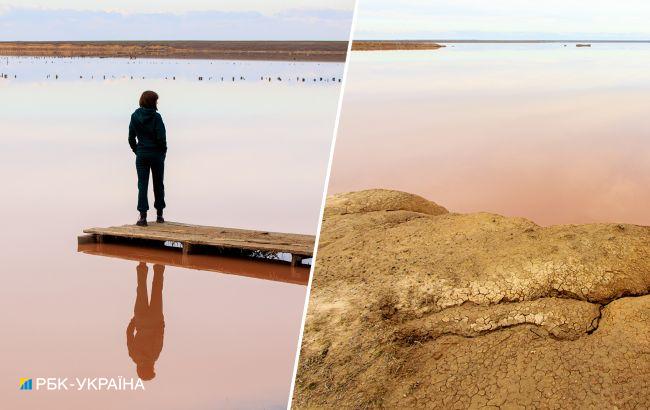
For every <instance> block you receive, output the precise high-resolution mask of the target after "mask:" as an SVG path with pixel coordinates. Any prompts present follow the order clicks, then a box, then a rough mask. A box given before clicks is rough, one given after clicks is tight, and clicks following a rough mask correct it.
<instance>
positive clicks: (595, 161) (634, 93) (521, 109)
mask: <svg viewBox="0 0 650 410" xmlns="http://www.w3.org/2000/svg"><path fill="white" fill-rule="evenodd" d="M463 47H465V48H463ZM599 47H601V46H599ZM616 47H619V46H607V47H605V46H603V49H602V50H599V49H598V48H596V49H593V50H591V54H588V55H585V54H584V53H582V54H578V53H576V52H575V50H574V49H571V50H559V49H558V50H556V49H555V48H554V47H552V46H548V45H542V46H540V45H528V46H516V47H513V46H507V45H506V46H498V45H486V46H483V47H474V48H472V47H471V46H462V45H458V46H457V48H455V49H451V51H442V52H435V53H431V52H429V53H422V52H401V53H400V52H398V53H385V54H382V53H370V54H360V53H355V54H354V55H353V57H352V63H351V68H350V72H349V78H348V82H347V84H348V86H347V89H346V94H345V97H344V102H343V112H342V117H341V124H340V131H339V132H340V133H339V136H338V138H337V146H336V152H335V156H334V162H333V169H332V176H331V180H330V187H329V192H330V193H336V192H344V191H350V190H358V189H366V188H374V187H384V188H392V189H399V190H403V191H407V192H412V193H417V194H420V195H423V196H425V197H427V198H428V199H431V200H433V201H435V202H437V203H439V204H441V205H444V206H446V207H447V208H449V209H450V210H453V211H456V212H476V211H489V212H495V213H499V214H504V215H511V216H523V217H526V218H529V219H532V220H533V221H535V222H537V223H539V224H542V225H551V224H566V223H588V222H627V223H634V224H645V225H649V224H650V214H649V213H648V212H647V209H648V205H650V190H648V186H650V161H648V158H650V143H648V135H650V123H649V122H648V121H647V107H648V106H649V105H650V75H648V74H647V70H644V69H643V67H644V66H645V65H646V64H648V63H650V46H647V45H644V46H640V47H633V48H631V49H625V46H620V47H622V48H623V50H619V49H617V48H616Z"/></svg>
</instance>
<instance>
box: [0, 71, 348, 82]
mask: <svg viewBox="0 0 650 410" xmlns="http://www.w3.org/2000/svg"><path fill="white" fill-rule="evenodd" d="M106 77H107V76H106V75H103V76H102V79H104V80H106ZM109 77H110V78H113V79H114V78H116V77H115V76H114V75H113V76H109ZM126 77H127V76H123V77H122V78H126ZM0 78H5V79H7V78H9V75H8V74H4V73H0ZM14 78H18V75H16V74H14ZM46 78H48V79H49V78H54V79H55V80H58V79H59V75H58V74H55V75H54V76H52V75H51V74H48V75H47V76H46ZM79 78H80V79H83V78H84V77H83V76H82V75H80V76H79ZM90 78H91V79H95V76H94V75H91V76H90ZM133 79H134V77H133V76H131V80H133ZM142 79H143V80H144V79H145V77H142ZM171 79H172V80H176V77H175V76H174V77H171ZM204 79H205V77H203V76H199V77H198V80H199V81H203V80H204ZM212 79H213V77H208V81H212ZM214 79H215V80H216V79H217V77H214ZM165 80H169V77H165ZM239 80H240V81H246V78H245V77H243V76H240V77H239ZM265 80H268V81H269V82H271V81H273V79H272V78H271V77H260V81H265ZM276 80H277V81H282V77H277V79H276ZM312 80H313V82H323V81H324V82H328V83H329V82H339V83H340V82H341V79H340V78H336V77H332V78H331V80H330V79H329V78H324V77H319V78H318V79H316V78H313V79H312ZM221 81H224V77H221ZM232 81H236V78H235V77H232ZM288 81H291V79H288ZM296 81H297V82H303V83H304V82H308V81H309V80H308V79H307V78H305V77H296Z"/></svg>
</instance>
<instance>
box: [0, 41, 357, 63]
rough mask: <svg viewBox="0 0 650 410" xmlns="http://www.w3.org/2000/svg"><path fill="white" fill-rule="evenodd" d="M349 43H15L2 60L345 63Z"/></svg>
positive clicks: (0, 52) (2, 51)
mask: <svg viewBox="0 0 650 410" xmlns="http://www.w3.org/2000/svg"><path fill="white" fill-rule="evenodd" d="M347 46H348V43H347V41H11V42H0V56H35V57H103V58H109V57H116V58H179V59H218V60H274V61H321V62H345V56H346V53H347Z"/></svg>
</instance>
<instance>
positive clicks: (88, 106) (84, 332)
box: [0, 58, 343, 409]
mask: <svg viewBox="0 0 650 410" xmlns="http://www.w3.org/2000/svg"><path fill="white" fill-rule="evenodd" d="M48 60H49V61H50V62H48V63H47V64H45V60H43V59H41V60H38V59H29V58H11V59H3V60H2V65H1V67H0V71H1V72H3V73H9V75H8V78H6V79H1V80H0V101H2V108H1V109H0V123H1V124H2V129H3V132H2V150H0V174H1V175H2V179H1V181H2V182H1V188H2V193H3V195H2V198H3V199H2V201H1V202H0V212H1V214H2V217H3V229H2V232H3V234H2V238H1V239H0V249H2V267H1V269H0V272H1V274H0V278H1V279H2V286H1V287H0V327H2V329H3V330H4V331H3V337H2V338H0V355H1V359H2V366H1V367H0V398H1V399H0V408H5V409H9V408H11V409H19V408H26V409H42V408H60V409H76V408H79V409H88V408H93V409H114V408H141V409H179V408H183V409H208V408H236V409H244V408H284V407H286V404H287V399H288V394H289V388H290V383H291V376H292V370H293V364H294V356H295V353H296V345H297V340H298V335H299V332H300V321H301V318H302V310H303V304H304V297H305V292H306V287H305V286H304V285H303V284H300V283H291V281H289V282H282V281H277V280H268V279H269V278H274V277H277V275H282V272H283V271H284V269H285V268H284V267H282V268H278V269H277V270H278V272H275V271H274V268H273V266H271V267H270V268H269V269H270V271H269V272H266V273H265V274H264V275H262V276H260V275H259V274H258V273H256V272H251V273H250V274H249V273H248V272H247V271H246V270H245V267H244V268H241V269H244V270H243V271H242V270H241V269H240V268H238V269H240V270H239V274H237V275H232V274H227V273H220V272H212V271H204V270H193V269H187V268H184V267H182V266H174V265H168V266H166V268H165V272H164V286H163V291H162V299H163V312H164V320H165V330H164V343H163V347H162V351H161V353H160V356H159V358H158V360H157V361H156V363H155V373H156V376H155V377H154V378H153V379H152V380H150V381H146V382H144V386H145V390H144V391H141V390H137V391H131V390H129V391H76V390H74V389H73V390H69V391H43V390H42V389H41V390H38V391H36V390H32V391H21V390H19V387H18V386H19V379H20V378H23V377H29V378H33V379H34V389H35V388H36V378H46V377H56V378H68V379H70V380H73V379H74V378H77V377H78V378H85V377H88V378H94V377H105V378H116V379H117V378H119V377H122V378H129V379H130V378H136V377H137V373H136V365H135V363H134V361H133V360H132V359H131V358H130V357H129V351H128V348H127V338H126V329H127V325H128V324H129V321H130V320H131V318H132V317H133V314H134V303H135V299H136V287H137V280H136V279H137V274H136V267H137V266H138V261H135V260H127V259H121V258H111V257H104V256H98V255H91V254H85V253H78V252H77V235H79V234H80V233H81V231H82V229H83V228H85V227H90V226H110V225H116V224H126V223H134V222H135V220H136V219H137V211H136V209H135V207H136V176H135V167H134V156H133V154H132V153H131V151H130V150H129V147H128V143H127V129H128V121H129V117H130V114H131V112H132V111H133V110H134V109H135V108H136V106H137V101H138V98H139V95H140V93H141V92H142V91H144V90H145V89H153V90H155V91H157V92H158V93H159V94H160V101H159V108H160V112H161V114H162V116H163V119H164V121H165V124H166V127H167V132H168V146H169V152H168V155H167V161H166V170H165V177H166V180H165V185H166V194H167V204H168V207H167V209H166V217H167V219H169V220H173V221H181V222H187V223H194V224H201V225H216V226H226V227H237V228H246V229H260V230H270V231H280V232H295V233H305V234H315V231H316V227H317V224H318V216H319V210H320V209H319V208H320V203H321V196H322V190H323V184H324V179H325V173H326V167H327V161H328V155H329V148H330V143H331V138H332V132H333V127H334V120H335V116H336V110H337V101H338V96H339V92H340V85H339V83H338V82H335V81H329V82H326V81H323V82H321V81H311V82H305V83H303V82H302V81H300V82H297V81H282V82H279V81H277V80H276V79H277V77H278V76H283V78H284V79H285V80H286V78H289V77H291V78H295V77H303V76H304V77H307V78H320V77H321V76H323V77H327V78H330V77H336V78H340V76H341V75H342V70H343V65H342V64H332V63H329V64H324V63H278V62H272V63H271V62H263V61H260V62H218V63H215V64H210V63H209V61H207V62H206V61H189V62H188V61H187V60H184V61H175V60H155V61H148V60H138V62H139V63H140V64H141V65H140V67H138V68H133V67H131V66H130V65H127V64H126V62H127V61H128V60H116V59H54V60H53V59H48ZM54 66H56V69H53V68H52V67H54ZM134 67H135V65H134ZM55 72H56V73H58V74H59V76H60V77H59V78H58V79H55V78H53V77H52V76H51V77H50V78H48V77H47V75H48V74H50V75H51V74H53V73H55ZM80 73H81V74H80ZM91 73H92V74H91ZM102 73H109V75H108V78H107V79H106V80H104V79H103V75H104V74H102ZM131 73H136V74H138V75H140V77H142V76H144V77H145V79H142V78H138V77H137V76H136V78H134V79H133V80H131V79H130V74H131ZM199 73H201V74H203V75H205V76H206V77H208V76H213V77H214V78H213V79H212V80H211V81H207V80H204V81H198V80H197V78H196V76H197V75H198V74H199ZM238 74H242V76H245V77H246V79H245V80H240V79H239V77H237V78H238V80H237V81H223V82H222V81H219V80H217V79H216V78H220V77H221V75H224V76H231V77H232V76H235V75H238ZM14 75H15V76H16V77H15V78H13V77H12V76H14ZM79 75H82V76H83V77H84V78H82V79H80V78H78V77H79ZM113 75H115V78H113ZM264 75H272V76H273V78H274V80H273V81H271V82H269V81H268V80H264V81H262V80H260V77H262V76H264ZM172 76H174V77H176V80H172V79H171V77H172ZM89 77H93V78H89ZM165 77H168V78H167V79H165ZM152 201H153V197H152V196H150V202H152ZM144 260H146V258H144ZM207 263H209V261H208V262H207ZM217 266H221V265H217ZM148 269H149V273H148V277H147V281H148V289H149V290H148V292H149V295H151V292H152V277H153V275H154V273H153V266H152V264H151V263H148ZM224 270H227V269H224ZM294 282H295V281H294Z"/></svg>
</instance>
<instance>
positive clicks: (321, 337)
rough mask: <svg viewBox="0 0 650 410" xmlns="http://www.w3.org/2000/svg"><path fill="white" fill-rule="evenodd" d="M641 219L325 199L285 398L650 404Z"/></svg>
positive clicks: (438, 404)
mask: <svg viewBox="0 0 650 410" xmlns="http://www.w3.org/2000/svg"><path fill="white" fill-rule="evenodd" d="M649 256H650V227H644V226H635V225H622V224H589V225H561V226H550V227H541V226H538V225H536V224H535V223H533V222H531V221H529V220H526V219H522V218H509V217H504V216H500V215H494V214H488V213H475V214H455V213H450V212H448V211H447V210H446V209H445V208H443V207H442V206H439V205H437V204H435V203H433V202H430V201H428V200H426V199H424V198H421V197H418V196H416V195H411V194H407V193H403V192H397V191H388V190H369V191H362V192H354V193H348V194H340V195H334V196H331V197H329V198H328V201H327V206H326V210H325V214H324V220H323V226H322V231H321V238H320V246H319V250H318V257H317V261H316V270H315V273H314V279H313V283H312V290H311V297H310V304H309V310H308V314H307V321H306V326H305V333H304V338H303V345H302V348H301V356H300V363H299V368H298V374H297V379H296V388H295V392H294V401H293V405H294V407H296V408H319V407H333V406H335V407H339V408H341V407H343V408H349V407H355V408H357V407H362V408H363V407H366V408H377V407H387V408H422V407H427V408H445V409H453V408H483V407H493V408H625V409H627V408H629V409H632V408H650V296H648V294H649V293H650V258H649Z"/></svg>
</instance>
